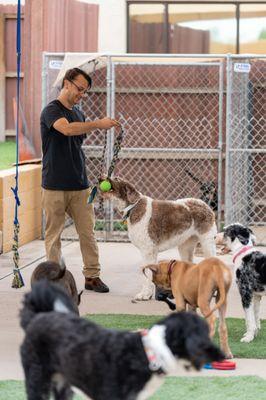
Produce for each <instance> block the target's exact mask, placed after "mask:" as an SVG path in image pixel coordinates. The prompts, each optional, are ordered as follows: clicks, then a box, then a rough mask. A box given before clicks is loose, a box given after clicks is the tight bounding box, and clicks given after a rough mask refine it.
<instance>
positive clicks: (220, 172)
mask: <svg viewBox="0 0 266 400" xmlns="http://www.w3.org/2000/svg"><path fill="white" fill-rule="evenodd" d="M223 82H224V66H223V61H221V63H220V68H219V134H218V135H219V137H218V150H219V156H218V210H217V214H218V215H217V225H218V229H219V230H220V229H221V214H222V207H221V206H222V183H223V182H222V180H223V95H224V83H223Z"/></svg>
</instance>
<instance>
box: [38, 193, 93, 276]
mask: <svg viewBox="0 0 266 400" xmlns="http://www.w3.org/2000/svg"><path fill="white" fill-rule="evenodd" d="M89 193H90V189H85V190H77V191H63V190H47V189H42V207H43V209H44V212H45V218H46V227H45V249H46V257H47V260H49V261H55V262H59V261H60V259H61V240H60V237H61V233H62V231H63V229H64V224H65V213H67V214H68V215H69V216H70V217H71V218H72V219H73V221H74V223H75V227H76V230H77V233H78V235H79V241H80V250H81V254H82V259H83V263H84V267H83V275H84V276H85V277H87V278H96V277H98V276H99V274H100V265H99V254H98V246H97V242H96V239H95V236H94V224H95V217H94V209H93V205H92V204H87V200H88V196H89Z"/></svg>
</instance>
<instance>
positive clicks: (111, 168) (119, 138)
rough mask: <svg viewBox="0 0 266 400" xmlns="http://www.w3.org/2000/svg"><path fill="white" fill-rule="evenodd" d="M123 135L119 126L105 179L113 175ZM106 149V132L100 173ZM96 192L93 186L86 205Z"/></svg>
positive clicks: (91, 200) (122, 129)
mask: <svg viewBox="0 0 266 400" xmlns="http://www.w3.org/2000/svg"><path fill="white" fill-rule="evenodd" d="M124 134H125V132H124V128H123V127H122V126H121V127H120V132H119V134H118V136H117V137H116V140H115V143H114V147H113V158H112V161H111V163H110V166H109V168H108V172H107V179H108V178H110V177H111V175H112V173H113V171H114V169H115V164H116V162H117V160H118V155H119V152H120V150H121V144H122V141H123V138H124ZM106 148H107V132H106V134H105V140H104V145H103V152H102V157H101V172H103V167H104V159H105V153H106ZM99 180H100V177H99ZM97 192H98V186H97V185H95V186H93V188H92V190H91V193H90V196H89V199H88V204H91V203H92V202H93V200H94V198H95V196H96V194H97ZM102 204H103V200H102V199H101V200H100V207H102Z"/></svg>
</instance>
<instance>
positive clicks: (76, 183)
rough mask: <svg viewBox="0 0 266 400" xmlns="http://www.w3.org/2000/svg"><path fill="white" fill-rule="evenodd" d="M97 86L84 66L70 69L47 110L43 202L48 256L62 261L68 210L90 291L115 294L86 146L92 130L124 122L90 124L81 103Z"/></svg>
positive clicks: (43, 130)
mask: <svg viewBox="0 0 266 400" xmlns="http://www.w3.org/2000/svg"><path fill="white" fill-rule="evenodd" d="M91 84H92V81H91V78H90V76H89V75H88V74H86V73H85V72H84V71H82V70H81V69H79V68H73V69H70V70H68V71H67V72H66V74H65V76H64V78H63V83H62V89H61V91H60V94H59V96H58V97H57V99H56V100H54V101H52V102H51V103H49V104H48V105H47V106H46V107H45V108H44V109H43V111H42V113H41V136H42V152H43V167H42V188H43V190H42V206H43V209H44V211H45V217H46V227H45V248H46V256H47V260H49V261H55V262H60V259H61V240H60V237H61V233H62V231H63V228H64V223H65V213H67V214H68V215H69V216H70V217H71V218H72V219H73V220H74V223H75V226H76V229H77V232H78V235H79V240H80V249H81V253H82V258H83V264H84V266H83V274H84V276H85V289H88V290H94V291H96V292H101V293H104V292H109V288H108V287H107V286H106V285H105V284H104V283H103V282H102V280H101V279H100V277H99V275H100V265H99V255H98V246H97V242H96V239H95V236H94V223H95V220H94V210H93V206H92V205H91V204H88V203H87V200H88V196H89V193H90V189H89V183H88V179H87V175H86V168H85V156H84V153H83V150H82V148H81V146H82V142H83V140H84V139H85V138H86V134H87V133H89V132H91V131H92V130H94V129H110V128H112V127H116V126H119V123H118V122H117V121H115V120H113V119H110V118H103V119H99V120H95V121H91V122H85V117H84V115H83V113H82V112H81V111H80V110H79V109H78V108H77V107H76V104H77V103H79V101H80V100H81V98H82V97H83V96H85V95H86V94H87V91H88V90H89V89H90V88H91Z"/></svg>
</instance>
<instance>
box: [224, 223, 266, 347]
mask: <svg viewBox="0 0 266 400" xmlns="http://www.w3.org/2000/svg"><path fill="white" fill-rule="evenodd" d="M224 243H225V245H226V246H227V247H228V248H229V249H230V250H232V252H233V263H234V265H235V268H236V282H237V286H238V290H239V293H240V296H241V301H242V306H243V308H244V311H245V319H246V329H247V331H246V333H245V334H244V336H243V337H242V339H241V342H247V343H249V342H251V341H252V340H253V339H254V337H255V336H256V335H257V333H258V331H259V330H260V317H259V309H260V301H261V297H262V296H265V295H266V254H263V253H261V252H260V251H257V250H256V248H255V247H254V243H255V235H254V234H253V232H252V231H251V230H250V229H249V228H247V227H245V226H243V225H241V224H231V225H229V226H227V227H226V228H224Z"/></svg>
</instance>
